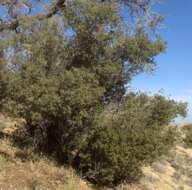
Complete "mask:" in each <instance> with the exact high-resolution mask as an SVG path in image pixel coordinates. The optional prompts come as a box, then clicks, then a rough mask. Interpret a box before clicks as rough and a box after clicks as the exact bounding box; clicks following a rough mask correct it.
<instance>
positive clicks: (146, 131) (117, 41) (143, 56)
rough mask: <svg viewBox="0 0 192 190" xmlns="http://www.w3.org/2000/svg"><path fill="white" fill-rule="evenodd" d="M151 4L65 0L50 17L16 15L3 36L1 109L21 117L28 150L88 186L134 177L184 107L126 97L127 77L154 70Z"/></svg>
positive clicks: (156, 47)
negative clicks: (59, 162) (56, 160)
mask: <svg viewBox="0 0 192 190" xmlns="http://www.w3.org/2000/svg"><path fill="white" fill-rule="evenodd" d="M25 2H26V1H25ZM151 3H152V1H149V0H146V1H130V0H117V1H116V0H112V1H108V0H104V1H101V0H92V1H90V0H74V1H67V5H66V6H64V7H62V9H59V10H58V9H56V10H55V11H56V12H57V13H58V14H57V16H55V17H52V18H50V19H45V20H44V19H42V20H41V19H40V20H38V19H35V18H36V17H22V19H21V20H19V23H18V25H17V26H18V27H17V30H16V32H14V31H11V32H9V31H7V33H0V35H1V34H2V37H1V38H0V79H1V80H0V110H1V111H2V112H4V113H6V114H9V115H11V116H15V117H21V118H24V119H25V121H26V128H27V131H28V132H29V136H30V137H32V146H33V147H35V148H36V149H37V150H41V151H46V152H48V153H50V154H54V155H58V156H59V157H60V158H62V159H63V161H65V163H67V164H69V165H71V164H72V165H73V166H74V167H75V168H76V169H77V170H78V171H80V172H81V173H82V174H83V175H84V176H86V177H87V178H88V179H89V180H90V181H93V182H94V183H99V184H106V185H107V184H108V185H109V184H110V185H111V184H117V183H119V182H121V181H123V180H127V181H131V180H132V179H134V178H135V177H134V176H137V173H139V172H137V171H139V170H140V167H141V166H143V165H144V164H145V163H150V162H152V161H153V160H154V159H155V158H156V157H158V155H161V154H162V153H163V152H165V150H167V149H168V148H165V146H163V144H162V143H161V142H164V143H165V141H167V142H166V143H165V144H167V146H166V147H169V146H168V145H170V144H171V143H172V138H171V137H172V135H173V134H172V133H171V131H172V130H168V129H167V130H165V128H163V126H164V125H167V124H168V123H169V122H170V121H171V120H172V119H173V118H174V117H176V116H177V115H178V114H180V113H181V112H182V111H183V113H184V112H185V105H184V104H177V103H176V102H174V101H172V100H167V99H165V98H164V97H162V96H155V97H149V96H147V95H145V94H140V95H134V93H133V94H132V93H130V94H127V84H129V82H130V81H131V79H132V78H133V77H134V76H135V75H137V74H139V73H143V72H147V71H153V70H154V68H155V66H156V62H155V57H156V56H157V55H159V54H160V53H162V52H164V50H165V46H166V44H165V42H164V41H163V40H162V39H161V38H160V37H159V35H154V36H151V31H152V30H153V31H154V29H155V25H156V24H158V22H157V21H161V19H160V17H158V15H157V14H155V15H154V13H153V12H150V7H151ZM122 6H124V7H125V9H126V10H127V15H129V16H130V17H131V16H132V17H133V18H132V19H131V20H132V21H133V22H131V23H130V25H129V26H128V25H127V20H125V18H124V16H123V13H122ZM51 10H52V9H51ZM55 11H54V13H55ZM130 13H131V14H130ZM133 13H134V14H133ZM146 13H147V14H146ZM19 18H20V17H19ZM25 18H26V19H25ZM143 18H145V19H143ZM151 19H152V20H151ZM137 21H139V24H138V23H137ZM151 29H152V30H151ZM157 36H158V37H157ZM115 110H118V112H117V113H116V112H115ZM183 113H182V114H183ZM100 133H101V134H100ZM168 135H170V136H171V137H170V138H169V137H168ZM30 139H31V138H30ZM93 139H95V140H94V141H93ZM30 142H31V140H30ZM91 142H93V143H91ZM110 144H111V145H113V146H111V145H110ZM103 145H104V146H103ZM95 147H96V148H95ZM108 149H109V152H106V151H107V150H108ZM93 153H94V155H93ZM111 155H112V156H111ZM136 162H137V163H136ZM123 167H125V168H126V171H125V170H124V169H123ZM99 176H100V177H99Z"/></svg>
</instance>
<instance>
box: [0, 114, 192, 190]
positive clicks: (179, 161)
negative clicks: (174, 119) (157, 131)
mask: <svg viewBox="0 0 192 190" xmlns="http://www.w3.org/2000/svg"><path fill="white" fill-rule="evenodd" d="M17 123H18V121H17V122H16V121H11V120H10V119H5V118H4V117H2V116H1V119H0V126H1V129H2V134H3V135H2V134H1V140H0V189H3V190H24V189H26V190H49V189H50V190H51V189H53V190H61V189H62V190H76V189H78V190H94V189H98V188H96V187H92V186H91V185H90V184H89V183H87V182H86V181H84V180H82V179H80V177H78V176H77V175H75V174H74V172H73V170H72V169H69V168H65V167H63V166H60V165H58V164H56V163H55V162H54V161H52V160H50V159H48V158H46V157H45V156H40V155H35V154H34V153H32V151H31V150H28V149H26V150H22V148H19V147H16V146H14V145H13V144H12V142H11V141H10V140H9V138H8V136H9V135H11V134H12V133H13V131H15V130H16V129H18V126H19V125H17ZM3 136H4V137H3ZM143 172H144V177H143V178H142V179H141V181H140V182H139V183H138V184H135V185H121V186H120V187H118V188H117V190H191V189H192V178H191V177H192V150H191V149H186V148H184V147H183V146H182V145H178V146H177V147H176V148H175V150H173V151H172V152H171V153H170V155H168V156H167V157H164V158H162V159H161V160H160V161H159V162H156V163H154V164H153V165H152V166H151V167H146V168H143Z"/></svg>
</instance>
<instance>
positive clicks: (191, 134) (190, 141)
mask: <svg viewBox="0 0 192 190" xmlns="http://www.w3.org/2000/svg"><path fill="white" fill-rule="evenodd" d="M182 131H183V133H184V138H183V142H184V145H185V146H186V147H187V148H192V125H185V126H183V128H182Z"/></svg>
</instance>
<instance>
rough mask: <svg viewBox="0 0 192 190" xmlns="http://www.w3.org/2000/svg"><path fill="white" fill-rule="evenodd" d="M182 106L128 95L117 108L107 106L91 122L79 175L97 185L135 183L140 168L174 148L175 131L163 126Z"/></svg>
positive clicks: (80, 155)
mask: <svg viewBox="0 0 192 190" xmlns="http://www.w3.org/2000/svg"><path fill="white" fill-rule="evenodd" d="M183 106H184V105H183V104H177V103H176V102H174V101H172V100H167V99H165V98H164V97H162V96H160V95H156V96H155V97H148V96H147V95H145V94H139V95H136V94H129V95H128V96H127V97H126V98H125V101H124V102H123V104H122V105H120V107H117V105H113V106H111V107H110V108H109V109H108V110H106V111H104V113H102V114H101V115H99V116H98V118H97V119H96V120H95V122H94V129H93V131H92V134H91V135H90V137H88V140H87V144H86V146H85V147H83V149H82V150H81V151H80V153H79V155H78V162H77V163H76V164H77V165H78V166H77V168H78V170H79V172H80V173H81V174H83V175H84V176H85V177H86V178H87V179H89V180H90V181H92V182H93V183H97V184H100V185H114V184H119V183H121V182H125V181H128V182H133V181H134V180H137V179H139V177H140V176H141V174H142V172H141V168H142V167H143V166H145V165H148V164H150V163H152V162H153V161H154V160H157V159H158V158H160V156H161V155H163V154H166V153H167V152H168V151H169V150H170V148H172V146H173V145H174V142H175V138H176V134H177V133H176V129H175V128H174V127H168V125H167V124H168V123H169V121H171V120H172V119H173V118H174V117H175V114H179V113H180V114H185V109H184V107H183Z"/></svg>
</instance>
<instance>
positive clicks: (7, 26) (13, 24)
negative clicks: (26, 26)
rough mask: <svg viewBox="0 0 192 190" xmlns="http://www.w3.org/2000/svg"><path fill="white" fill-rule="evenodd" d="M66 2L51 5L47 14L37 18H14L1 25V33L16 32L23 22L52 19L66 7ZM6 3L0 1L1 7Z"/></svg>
mask: <svg viewBox="0 0 192 190" xmlns="http://www.w3.org/2000/svg"><path fill="white" fill-rule="evenodd" d="M65 2H66V0H57V1H56V3H54V5H51V6H50V7H49V8H48V12H47V13H39V14H37V15H35V16H30V15H26V16H18V17H16V18H14V19H13V20H11V21H2V22H1V23H0V32H2V31H4V30H16V29H17V27H18V26H19V25H20V22H21V21H22V20H26V19H36V20H39V21H40V20H44V19H48V18H51V17H52V16H54V15H55V14H57V13H58V12H59V11H60V10H62V9H63V8H64V7H65ZM4 3H5V2H3V1H2V0H0V4H1V5H3V4H4Z"/></svg>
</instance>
